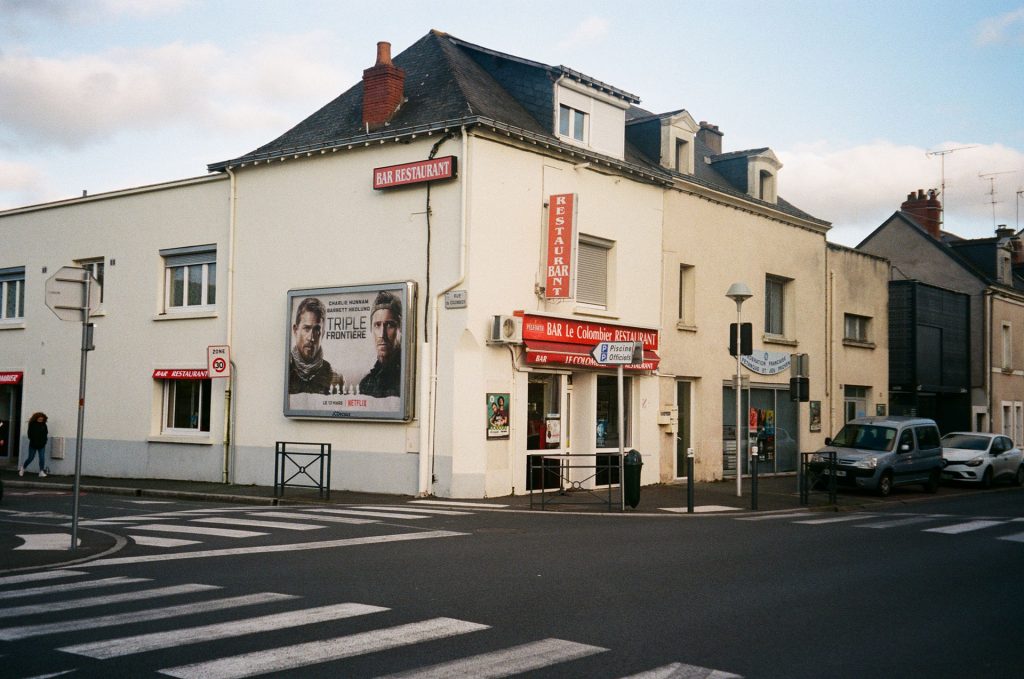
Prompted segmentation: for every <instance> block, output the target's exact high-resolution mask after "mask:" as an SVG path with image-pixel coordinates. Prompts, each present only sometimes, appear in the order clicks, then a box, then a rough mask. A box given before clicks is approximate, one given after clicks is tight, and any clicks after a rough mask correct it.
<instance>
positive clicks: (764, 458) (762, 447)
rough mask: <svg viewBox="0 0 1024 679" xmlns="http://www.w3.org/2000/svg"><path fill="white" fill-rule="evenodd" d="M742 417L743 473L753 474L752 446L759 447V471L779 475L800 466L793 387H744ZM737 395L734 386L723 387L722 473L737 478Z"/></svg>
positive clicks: (796, 411)
mask: <svg viewBox="0 0 1024 679" xmlns="http://www.w3.org/2000/svg"><path fill="white" fill-rule="evenodd" d="M742 397H743V401H742V403H741V413H742V417H740V460H741V470H742V471H741V473H743V474H749V473H750V469H749V466H750V465H749V445H750V444H751V443H754V444H755V445H757V447H758V473H760V474H775V473H780V472H791V471H796V468H797V449H798V445H799V444H798V440H797V438H798V437H797V413H798V410H797V405H798V404H797V403H794V402H792V401H790V400H789V387H788V386H786V387H781V386H780V387H754V388H752V389H749V390H747V389H744V390H742ZM735 430H736V398H735V392H734V391H733V389H732V388H731V387H725V388H724V389H723V390H722V432H723V434H722V448H723V453H724V454H723V457H722V472H723V475H724V476H731V477H733V478H735V477H736V439H735Z"/></svg>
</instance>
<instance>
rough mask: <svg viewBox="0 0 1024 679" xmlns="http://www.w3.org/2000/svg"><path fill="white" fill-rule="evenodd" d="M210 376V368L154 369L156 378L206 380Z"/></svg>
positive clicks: (154, 377)
mask: <svg viewBox="0 0 1024 679" xmlns="http://www.w3.org/2000/svg"><path fill="white" fill-rule="evenodd" d="M209 377H210V373H209V371H208V370H202V369H199V370H186V369H164V368H157V369H156V370H154V371H153V379H154V380H205V379H207V378H209Z"/></svg>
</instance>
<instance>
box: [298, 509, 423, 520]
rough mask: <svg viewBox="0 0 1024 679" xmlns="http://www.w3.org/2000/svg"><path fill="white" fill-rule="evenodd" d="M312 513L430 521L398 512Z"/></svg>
mask: <svg viewBox="0 0 1024 679" xmlns="http://www.w3.org/2000/svg"><path fill="white" fill-rule="evenodd" d="M309 511H311V512H330V513H331V514H346V515H351V516H372V517H374V518H378V519H429V518H430V517H429V516H424V515H423V514H399V513H397V512H368V511H365V510H359V509H311V510H309Z"/></svg>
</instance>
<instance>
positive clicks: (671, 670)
mask: <svg viewBox="0 0 1024 679" xmlns="http://www.w3.org/2000/svg"><path fill="white" fill-rule="evenodd" d="M622 679H743V676H742V675H739V674H732V673H731V672H723V671H722V670H713V669H710V668H708V667H698V666H697V665H684V664H683V663H679V662H676V663H672V664H671V665H664V666H662V667H657V668H655V669H653V670H648V671H646V672H641V673H640V674H631V675H629V676H628V677H623V678H622Z"/></svg>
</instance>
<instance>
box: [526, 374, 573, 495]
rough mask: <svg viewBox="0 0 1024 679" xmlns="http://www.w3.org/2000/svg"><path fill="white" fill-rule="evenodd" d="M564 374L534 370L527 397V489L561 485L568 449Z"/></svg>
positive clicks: (567, 396)
mask: <svg viewBox="0 0 1024 679" xmlns="http://www.w3.org/2000/svg"><path fill="white" fill-rule="evenodd" d="M566 383H567V380H566V379H565V376H564V375H552V374H544V373H531V374H530V383H529V385H528V387H527V399H526V490H544V489H546V488H560V487H561V485H562V484H561V479H562V474H561V464H562V461H561V460H560V459H559V458H557V457H551V458H549V457H545V454H555V455H558V454H562V453H567V452H569V417H568V414H569V394H568V390H567V385H566Z"/></svg>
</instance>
